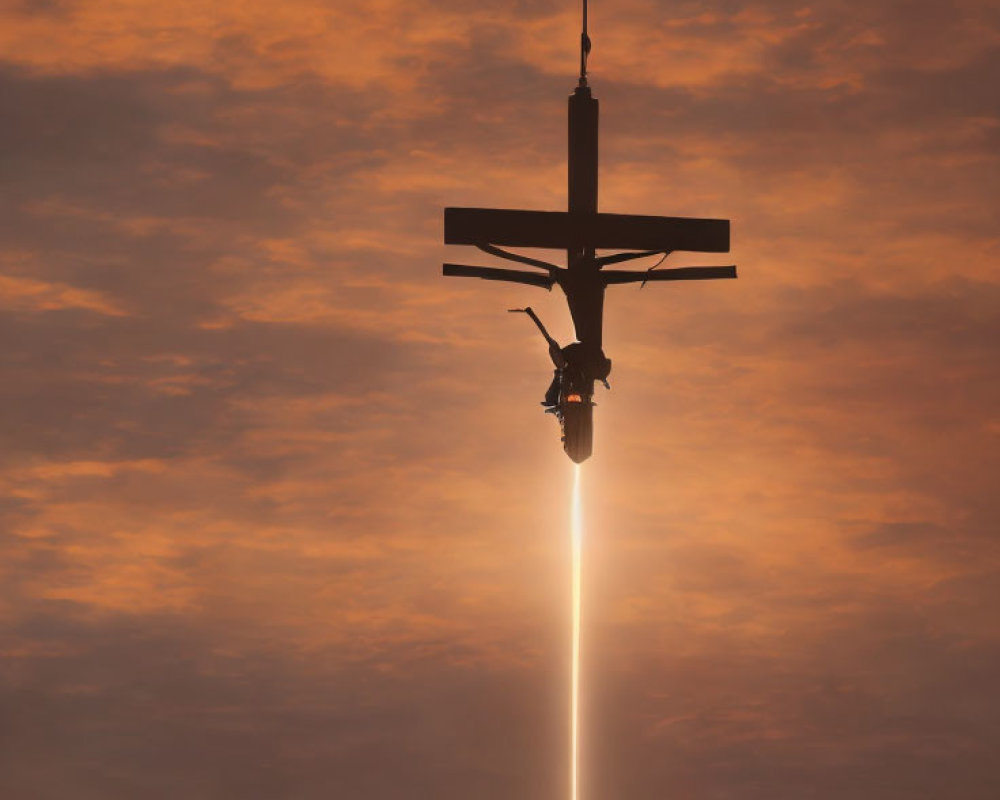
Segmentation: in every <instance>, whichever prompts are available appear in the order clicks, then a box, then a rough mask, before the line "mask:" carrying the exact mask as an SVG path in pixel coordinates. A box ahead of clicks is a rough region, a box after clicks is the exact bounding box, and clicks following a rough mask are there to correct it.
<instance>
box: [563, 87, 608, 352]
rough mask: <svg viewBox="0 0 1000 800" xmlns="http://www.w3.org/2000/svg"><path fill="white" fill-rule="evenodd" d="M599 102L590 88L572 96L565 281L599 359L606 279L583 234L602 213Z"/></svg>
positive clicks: (584, 336)
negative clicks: (600, 209)
mask: <svg viewBox="0 0 1000 800" xmlns="http://www.w3.org/2000/svg"><path fill="white" fill-rule="evenodd" d="M597 123H598V103H597V99H596V98H594V97H593V95H592V94H591V92H590V87H589V86H585V85H584V86H578V87H577V88H576V91H574V92H573V94H571V95H570V97H569V186H568V189H569V192H568V195H569V225H570V235H569V247H568V248H567V259H566V264H567V266H568V267H569V271H568V273H566V274H565V275H563V276H562V278H561V279H560V281H559V282H560V284H561V285H562V287H563V290H564V291H565V292H566V299H567V301H568V302H569V310H570V314H572V316H573V325H574V327H575V328H576V338H577V339H578V340H579V341H580V342H581V343H582V344H583V345H584V346H585V347H586V348H587V350H588V351H590V352H591V353H592V354H593V355H594V356H595V357H596V355H597V354H598V353H600V352H601V348H602V346H603V343H602V340H603V332H602V328H603V321H604V281H602V280H601V279H600V277H599V274H598V270H599V269H600V264H598V263H597V261H596V259H595V257H594V256H595V253H594V248H593V247H586V246H585V245H584V243H583V239H582V235H583V234H584V233H585V232H586V231H588V230H589V229H590V228H591V227H592V226H593V225H594V215H596V214H597Z"/></svg>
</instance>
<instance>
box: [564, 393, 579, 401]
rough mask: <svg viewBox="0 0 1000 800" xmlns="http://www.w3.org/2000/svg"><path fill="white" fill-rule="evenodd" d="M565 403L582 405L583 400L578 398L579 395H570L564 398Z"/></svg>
mask: <svg viewBox="0 0 1000 800" xmlns="http://www.w3.org/2000/svg"><path fill="white" fill-rule="evenodd" d="M566 402H567V403H582V402H583V398H582V397H580V395H578V394H570V395H567V396H566Z"/></svg>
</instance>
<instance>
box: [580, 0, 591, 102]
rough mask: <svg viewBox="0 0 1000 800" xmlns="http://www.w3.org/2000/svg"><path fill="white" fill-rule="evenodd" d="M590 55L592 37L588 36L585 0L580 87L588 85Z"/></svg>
mask: <svg viewBox="0 0 1000 800" xmlns="http://www.w3.org/2000/svg"><path fill="white" fill-rule="evenodd" d="M588 55H590V37H589V36H588V35H587V0H583V33H581V34H580V85H581V86H586V85H587V56H588Z"/></svg>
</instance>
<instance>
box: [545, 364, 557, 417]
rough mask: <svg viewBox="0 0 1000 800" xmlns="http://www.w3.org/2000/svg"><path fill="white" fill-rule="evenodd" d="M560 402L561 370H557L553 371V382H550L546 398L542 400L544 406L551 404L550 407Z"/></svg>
mask: <svg viewBox="0 0 1000 800" xmlns="http://www.w3.org/2000/svg"><path fill="white" fill-rule="evenodd" d="M558 403H559V370H555V371H554V372H553V373H552V383H550V384H549V388H548V389H546V390H545V399H544V400H542V405H543V406H549V407H550V408H551V407H552V406H554V405H557V404H558Z"/></svg>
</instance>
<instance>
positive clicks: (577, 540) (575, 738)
mask: <svg viewBox="0 0 1000 800" xmlns="http://www.w3.org/2000/svg"><path fill="white" fill-rule="evenodd" d="M580 472H581V470H580V465H579V464H577V465H576V466H575V471H574V473H573V507H572V511H571V514H570V538H571V549H572V569H573V589H572V595H573V656H572V666H571V678H570V708H571V712H570V800H579V772H580V769H579V766H580V596H581V581H580V578H581V575H580V572H581V570H580V567H581V564H582V561H583V507H582V502H581V499H580V494H581V492H580Z"/></svg>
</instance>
